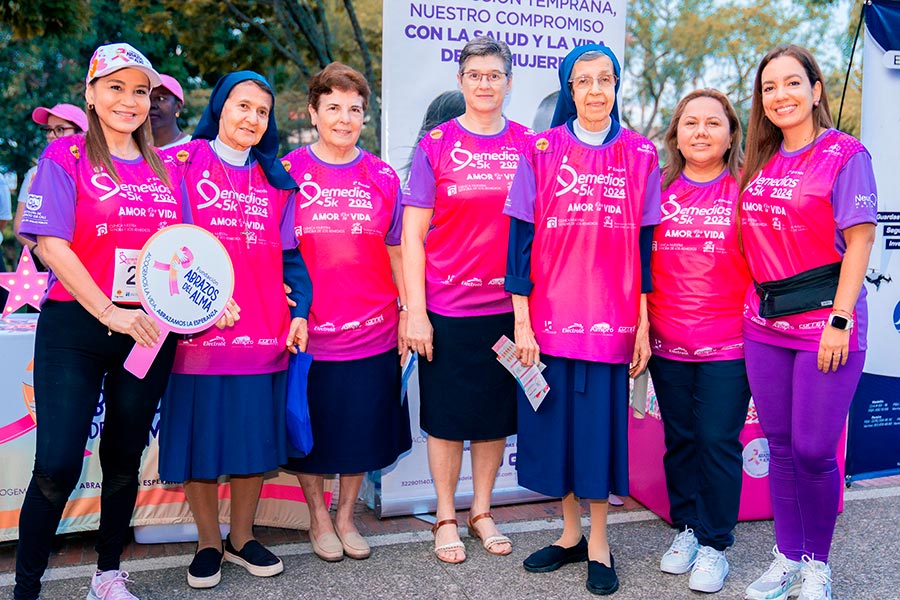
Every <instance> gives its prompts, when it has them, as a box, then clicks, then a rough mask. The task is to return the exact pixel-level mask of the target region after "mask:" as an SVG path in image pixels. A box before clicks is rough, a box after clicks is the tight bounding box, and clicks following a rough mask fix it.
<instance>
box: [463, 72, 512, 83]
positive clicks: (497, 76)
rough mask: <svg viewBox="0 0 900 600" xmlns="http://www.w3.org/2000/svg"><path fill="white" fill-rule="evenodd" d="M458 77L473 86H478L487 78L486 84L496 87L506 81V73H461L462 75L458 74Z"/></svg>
mask: <svg viewBox="0 0 900 600" xmlns="http://www.w3.org/2000/svg"><path fill="white" fill-rule="evenodd" d="M460 76H462V80H463V81H465V82H467V83H471V84H473V85H478V84H479V83H481V80H482V79H484V78H487V80H488V83H489V84H491V85H498V84H500V83H502V82H503V81H504V80H505V79H506V73H502V72H500V71H491V72H490V73H479V72H478V71H463V72H462V73H460Z"/></svg>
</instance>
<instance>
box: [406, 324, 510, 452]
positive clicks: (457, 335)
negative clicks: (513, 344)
mask: <svg viewBox="0 0 900 600" xmlns="http://www.w3.org/2000/svg"><path fill="white" fill-rule="evenodd" d="M428 318H429V319H430V320H431V325H432V327H433V328H434V355H433V357H434V360H432V361H431V362H428V361H427V360H425V359H424V357H422V356H420V357H419V389H420V391H421V406H420V410H419V424H420V426H421V428H422V429H423V430H424V431H425V432H426V433H427V434H428V435H433V436H434V437H437V438H441V439H445V440H494V439H499V438H504V437H507V436H510V435H513V434H514V433H516V385H517V384H516V380H515V378H513V376H512V375H510V373H509V371H507V370H506V369H505V368H503V366H502V365H501V364H500V362H499V361H498V360H497V354H496V353H495V352H494V351H493V350H492V349H491V348H492V346H493V345H494V343H496V341H497V340H498V339H500V336H502V335H505V336H507V337H509V338H510V339H513V323H514V319H513V314H512V313H503V314H499V315H487V316H481V317H444V316H441V315H438V314H435V313H433V312H429V313H428Z"/></svg>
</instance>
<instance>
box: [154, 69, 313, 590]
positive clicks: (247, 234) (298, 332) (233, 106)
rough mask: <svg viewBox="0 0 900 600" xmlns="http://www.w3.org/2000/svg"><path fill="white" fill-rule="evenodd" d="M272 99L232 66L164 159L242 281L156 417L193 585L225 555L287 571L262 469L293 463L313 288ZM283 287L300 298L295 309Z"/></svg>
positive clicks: (267, 88) (186, 360) (162, 464)
mask: <svg viewBox="0 0 900 600" xmlns="http://www.w3.org/2000/svg"><path fill="white" fill-rule="evenodd" d="M274 103H275V94H274V93H273V91H272V87H271V85H269V83H268V81H266V79H265V78H264V77H262V76H261V75H259V74H257V73H254V72H252V71H240V72H237V73H230V74H228V75H226V76H224V77H222V79H220V80H219V82H218V83H217V84H216V86H215V88H214V89H213V91H212V95H211V97H210V100H209V105H208V106H207V107H206V110H205V111H204V113H203V116H202V117H201V119H200V123H199V124H198V125H197V129H196V131H195V132H194V136H193V140H192V141H191V142H189V143H188V144H185V145H183V146H178V147H176V148H173V149H171V150H169V151H167V154H166V155H165V157H166V159H167V161H168V162H170V163H174V165H175V166H176V168H177V170H178V172H179V175H180V187H181V192H182V194H183V195H184V196H186V198H187V201H188V204H189V205H190V210H191V213H192V214H191V216H192V218H193V223H194V224H195V225H198V226H200V227H203V228H204V229H207V230H208V231H210V232H212V233H213V234H214V235H215V236H216V237H217V238H218V239H219V241H220V242H221V243H222V245H223V246H224V247H225V249H226V250H227V251H228V255H229V257H230V258H231V262H232V266H233V268H234V282H235V283H234V293H233V296H232V299H231V300H230V301H229V308H228V312H227V314H226V316H225V318H224V319H223V320H222V321H220V322H219V323H218V324H217V325H218V327H213V328H210V329H209V330H207V331H204V332H201V333H199V334H196V335H194V336H191V337H189V338H187V339H183V340H181V341H180V342H179V344H178V350H177V352H176V358H175V366H174V368H173V369H172V376H171V378H170V380H169V385H168V388H167V390H166V393H165V395H164V397H163V400H162V408H161V413H160V436H159V440H160V458H159V471H160V475H161V477H162V478H163V479H164V480H166V481H176V482H184V491H185V495H186V497H187V500H188V503H189V504H190V508H191V512H192V513H193V516H194V519H195V521H196V522H197V531H198V546H197V553H196V555H195V556H194V559H193V561H192V562H191V565H190V567H189V568H188V573H187V581H188V584H189V585H190V586H191V587H194V588H209V587H213V586H215V585H216V584H218V583H219V580H220V578H221V572H220V571H221V564H222V561H223V560H225V561H228V562H232V563H235V564H237V565H240V566H242V567H244V568H245V569H247V571H248V572H250V573H251V574H252V575H256V576H258V577H269V576H272V575H277V574H278V573H280V572H281V571H282V570H283V569H284V565H283V563H282V561H281V559H279V558H278V557H277V556H275V555H274V554H272V552H270V551H269V550H267V549H266V548H265V547H263V546H262V544H260V543H259V542H258V541H256V539H254V537H253V518H254V516H255V514H256V507H257V503H258V500H259V493H260V490H261V487H262V481H263V474H264V473H265V472H267V471H271V470H274V469H277V468H278V466H279V465H280V464H282V463H284V462H286V460H287V440H286V431H287V430H286V425H285V398H286V386H287V368H288V355H289V352H294V353H296V352H297V351H298V349H299V350H300V351H302V350H305V348H306V342H307V333H306V319H307V316H308V314H309V306H310V302H311V298H312V288H311V285H310V282H309V276H308V273H307V270H306V267H305V266H304V264H303V260H302V258H301V257H300V253H299V251H298V250H297V239H296V236H295V235H294V219H293V215H294V193H293V191H294V189H295V187H296V184H295V183H294V180H293V179H292V178H291V177H290V176H289V175H288V174H287V172H286V171H285V170H284V167H283V166H282V164H281V162H280V161H279V160H278V159H277V156H278V145H279V143H278V129H277V126H276V124H275V117H274V111H273V109H274ZM197 277H199V278H203V277H204V275H203V273H202V272H201V271H200V270H198V272H197ZM207 283H208V284H209V285H208V286H207V287H205V288H204V289H213V288H215V286H216V285H217V284H216V282H214V281H209V282H207ZM284 284H287V285H289V286H290V287H291V288H292V290H293V291H292V293H291V298H292V300H294V304H296V306H293V307H290V306H288V301H287V299H286V298H285V294H284ZM224 475H227V476H229V477H230V494H229V495H226V498H227V497H229V496H230V513H231V519H230V525H231V530H230V534H229V535H228V537H227V538H226V539H225V542H224V544H223V542H222V535H221V533H220V530H219V514H220V507H219V486H218V483H217V480H218V478H219V477H221V476H224ZM223 513H226V514H227V511H223Z"/></svg>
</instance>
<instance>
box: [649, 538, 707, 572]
mask: <svg viewBox="0 0 900 600" xmlns="http://www.w3.org/2000/svg"><path fill="white" fill-rule="evenodd" d="M699 549H700V542H698V541H697V537H696V536H695V535H694V530H693V529H691V528H690V527H686V528H685V530H684V531H682V532H680V533H679V534H678V535H676V536H675V539H674V540H673V541H672V545H671V546H669V549H668V550H666V553H665V554H663V557H662V560H660V561H659V569H660V571H662V572H663V573H671V574H672V575H681V574H682V573H687V572H688V571H690V570H691V567H693V566H694V561H695V560H696V559H697V551H698V550H699Z"/></svg>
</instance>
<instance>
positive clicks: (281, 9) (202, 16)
mask: <svg viewBox="0 0 900 600" xmlns="http://www.w3.org/2000/svg"><path fill="white" fill-rule="evenodd" d="M123 3H124V4H125V5H126V6H128V7H129V8H130V9H131V10H133V11H134V12H136V13H139V14H142V15H143V17H142V22H141V25H140V27H141V28H142V30H143V31H145V32H147V33H162V34H164V35H174V34H175V33H176V32H177V36H178V48H179V50H180V51H181V52H182V55H183V56H185V57H186V58H187V60H188V61H189V62H190V63H191V64H193V65H195V66H196V67H197V68H198V73H197V74H198V75H201V74H202V78H203V80H204V81H205V82H206V83H207V84H209V85H212V84H213V83H215V81H216V80H217V79H218V78H219V77H220V76H221V75H223V74H225V73H227V72H229V71H234V70H238V69H253V70H255V71H258V72H261V73H263V74H264V75H266V76H267V77H268V78H269V79H270V80H271V81H272V82H273V85H275V87H276V89H277V91H278V92H279V106H277V107H276V116H277V117H278V119H279V131H280V132H281V133H282V136H283V138H284V139H283V140H282V141H283V142H287V140H288V139H291V140H294V139H296V138H297V135H298V130H300V129H304V128H308V121H307V120H305V119H306V117H305V109H306V106H305V100H303V98H304V97H305V91H306V84H307V82H308V81H309V78H310V77H311V76H312V75H313V74H314V73H315V72H317V71H319V70H320V69H321V68H323V67H324V66H325V65H327V64H328V63H330V62H332V61H334V60H339V61H341V62H344V63H346V64H349V65H350V66H352V67H354V68H356V69H358V70H359V71H360V72H362V73H363V74H364V75H365V76H366V79H367V80H368V82H369V86H370V87H371V88H372V90H373V92H374V93H373V98H372V102H370V106H369V114H368V122H369V123H370V124H372V127H367V128H365V129H364V130H363V139H362V142H361V143H362V144H363V145H364V146H366V147H367V148H369V149H370V150H372V151H373V152H375V153H378V152H379V148H380V139H381V135H380V128H381V105H380V89H381V65H380V55H381V0H355V1H354V0H222V1H218V0H195V1H194V2H191V3H188V4H186V3H184V2H182V1H180V0H161V1H159V0H123ZM283 96H284V97H283Z"/></svg>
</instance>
